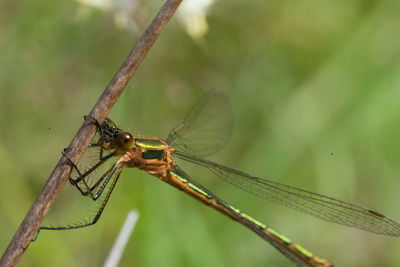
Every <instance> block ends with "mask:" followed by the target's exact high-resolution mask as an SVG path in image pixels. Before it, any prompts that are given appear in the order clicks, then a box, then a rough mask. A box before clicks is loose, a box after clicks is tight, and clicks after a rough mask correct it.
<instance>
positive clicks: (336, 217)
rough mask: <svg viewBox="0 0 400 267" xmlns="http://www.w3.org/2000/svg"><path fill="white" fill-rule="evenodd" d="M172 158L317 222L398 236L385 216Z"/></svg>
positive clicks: (210, 164)
mask: <svg viewBox="0 0 400 267" xmlns="http://www.w3.org/2000/svg"><path fill="white" fill-rule="evenodd" d="M174 155H175V156H176V157H178V158H181V159H183V160H186V161H189V162H192V163H195V164H198V165H202V166H204V167H206V168H208V169H209V170H210V171H211V172H213V173H215V174H216V175H217V176H218V177H219V178H221V179H222V180H224V181H225V182H228V183H230V184H232V185H234V186H236V187H239V188H240V189H242V190H245V191H248V192H250V193H252V194H254V195H257V196H259V197H262V198H264V199H267V200H270V201H272V202H275V203H279V204H282V205H285V206H287V207H290V208H293V209H296V210H299V211H301V212H304V213H307V214H309V215H312V216H315V217H317V218H320V219H323V220H326V221H329V222H334V223H338V224H343V225H347V226H350V227H354V228H359V229H362V230H365V231H369V232H373V233H377V234H384V235H391V236H400V224H399V223H397V222H395V221H394V220H392V219H391V218H389V217H386V216H385V215H383V214H381V213H379V212H376V211H373V210H370V209H368V208H364V207H362V206H358V205H355V204H351V203H348V202H345V201H342V200H338V199H335V198H331V197H328V196H324V195H320V194H316V193H313V192H310V191H307V190H303V189H300V188H296V187H293V186H289V185H284V184H281V183H277V182H274V181H271V180H266V179H262V178H258V177H254V176H251V175H249V174H247V173H244V172H241V171H238V170H235V169H232V168H229V167H225V166H223V165H219V164H217V163H214V162H212V161H208V160H205V159H201V158H198V157H195V156H192V155H188V154H186V153H184V152H180V151H176V152H175V154H174Z"/></svg>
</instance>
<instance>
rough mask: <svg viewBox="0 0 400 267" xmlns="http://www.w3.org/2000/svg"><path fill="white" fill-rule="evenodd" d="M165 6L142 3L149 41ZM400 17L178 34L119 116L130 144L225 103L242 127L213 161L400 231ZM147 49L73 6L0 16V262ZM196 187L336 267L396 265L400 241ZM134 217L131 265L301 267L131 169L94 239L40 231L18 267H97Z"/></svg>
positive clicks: (294, 20) (251, 22)
mask: <svg viewBox="0 0 400 267" xmlns="http://www.w3.org/2000/svg"><path fill="white" fill-rule="evenodd" d="M162 3H163V2H162V1H152V2H151V3H149V2H146V1H143V2H142V3H140V4H139V6H140V12H137V14H138V15H137V17H138V19H137V26H138V28H139V30H140V31H142V30H143V29H144V27H145V26H146V25H147V24H148V23H149V22H150V20H151V18H152V17H153V16H154V14H155V13H156V12H157V10H158V9H159V7H160V6H161V5H162ZM399 14H400V2H399V1H396V0H392V1H390V0H389V1H384V0H383V1H382V0H381V1H373V0H370V1H356V0H346V1H344V0H342V1H332V2H326V1H323V2H321V1H286V0H279V1H275V0H273V1H265V0H253V1H222V0H219V1H217V2H216V3H215V4H214V5H212V6H211V7H210V9H209V12H208V17H207V21H208V23H209V32H208V33H207V34H206V35H204V36H203V37H202V38H200V39H196V40H194V39H192V38H191V37H190V36H189V35H188V34H187V32H186V31H185V28H184V27H183V26H182V24H179V23H178V21H177V20H176V19H173V20H172V21H171V22H170V23H169V25H168V26H167V28H166V29H165V31H164V32H163V33H162V35H161V36H160V38H159V39H158V41H157V42H156V44H155V45H154V47H153V48H152V50H151V51H150V53H149V54H148V56H147V57H146V59H145V61H144V63H143V65H142V66H141V67H140V69H139V70H138V71H137V73H136V75H135V76H134V78H133V80H132V81H131V82H130V83H129V85H128V87H127V88H126V90H125V92H124V93H123V94H122V95H121V97H120V99H119V100H118V102H117V103H116V105H115V107H114V109H113V110H112V112H111V114H110V117H111V118H112V119H113V120H114V121H116V122H117V123H118V124H119V125H120V126H121V128H123V129H127V130H129V131H130V132H132V133H134V134H137V135H140V136H150V137H165V136H167V134H168V131H169V129H170V128H171V127H172V126H174V125H175V124H176V123H177V122H179V121H180V120H181V119H183V117H184V116H185V114H186V113H187V111H189V110H190V107H191V106H192V105H193V104H194V103H195V102H196V100H197V99H198V98H199V97H200V96H201V95H202V92H203V91H204V90H206V89H209V88H220V89H222V90H224V91H225V92H226V94H227V95H228V97H229V99H230V101H231V104H232V111H233V114H234V117H235V128H234V132H233V135H232V138H231V140H230V142H229V143H228V144H227V146H226V147H225V149H223V150H222V151H221V152H220V153H218V154H217V155H215V156H213V157H212V159H213V160H215V161H218V162H221V163H223V164H226V165H229V166H233V167H235V168H238V169H240V170H243V171H246V172H249V173H251V174H254V175H257V176H260V177H265V178H269V179H274V180H277V181H280V182H283V183H287V184H290V185H294V186H298V187H301V188H304V189H308V190H311V191H314V192H318V193H322V194H325V195H329V196H333V197H336V198H339V199H342V200H346V201H350V202H353V203H358V204H361V205H363V206H367V207H370V208H372V209H375V210H378V211H380V212H382V213H384V214H386V215H388V216H390V217H392V218H394V219H396V220H398V221H400V211H399V208H398V207H399V204H400V194H399V190H400V167H399V162H400V104H399V100H400V39H399V37H398V36H399V29H400V16H399ZM137 38H138V36H137V35H135V34H133V33H132V31H130V30H126V29H123V28H119V27H117V26H116V24H115V23H114V15H113V14H112V13H110V12H104V11H103V10H101V9H95V8H92V7H89V6H83V5H82V4H79V3H77V2H74V1H49V0H43V1H24V0H22V1H10V0H2V1H1V2H0V51H1V56H0V125H2V126H1V130H0V168H1V175H0V183H1V185H0V213H1V215H0V217H1V220H0V236H1V238H0V247H1V250H4V249H5V248H6V246H7V244H8V242H9V240H10V239H11V237H12V236H13V234H14V233H15V231H16V229H17V228H18V226H19V224H20V223H21V221H22V219H23V218H24V215H25V214H26V212H27V211H28V209H29V208H30V206H31V204H32V203H33V201H34V200H35V198H36V197H37V195H38V194H39V192H40V190H41V188H42V187H43V185H44V183H45V181H46V179H47V178H48V176H49V175H50V173H51V171H52V170H53V168H54V166H55V164H56V163H57V161H58V159H59V158H60V155H61V154H60V151H61V150H62V149H63V148H64V147H67V146H68V144H69V142H70V140H71V138H72V137H73V136H74V135H75V133H76V131H77V129H78V128H79V126H80V125H81V123H82V120H83V119H82V117H83V115H85V114H88V112H89V111H90V109H91V108H92V106H93V104H94V103H95V101H96V100H97V98H98V96H99V95H100V94H101V92H102V91H103V89H104V88H105V87H106V85H107V83H108V82H109V81H110V79H111V78H112V77H113V75H114V73H115V72H116V70H117V69H118V67H119V65H120V64H121V62H122V61H123V60H124V58H125V57H126V55H127V54H128V53H129V51H130V49H131V48H132V46H133V44H134V43H135V41H136V40H137ZM189 171H190V170H189ZM191 173H192V175H193V177H196V178H197V179H198V180H200V181H201V182H202V183H204V185H205V186H206V187H210V188H212V189H213V190H214V191H215V193H217V194H218V195H220V196H221V197H222V198H223V199H225V200H227V201H229V202H230V203H232V204H233V205H236V206H238V207H239V208H241V209H242V210H244V211H245V212H247V213H248V214H250V215H252V216H254V217H256V218H258V219H259V220H260V221H262V222H265V223H266V224H268V225H269V226H271V227H273V228H274V229H276V230H279V231H280V232H282V233H283V234H285V235H287V236H288V237H290V238H291V239H293V240H295V241H296V242H298V243H300V244H302V245H303V246H304V247H306V248H307V249H309V250H310V251H312V252H313V253H315V254H316V255H319V256H321V257H324V258H326V259H329V260H330V261H332V262H333V263H334V264H335V265H336V266H399V265H400V255H399V253H398V251H399V247H400V239H399V238H394V237H387V236H379V235H375V234H372V233H368V232H363V231H360V230H356V229H352V228H348V227H344V226H340V225H335V224H331V223H328V222H325V221H321V220H319V219H316V218H313V217H310V216H307V215H303V214H301V213H299V212H297V211H293V210H290V209H287V208H285V207H281V206H278V205H275V204H271V203H267V202H266V201H259V199H257V198H256V197H253V196H251V195H249V194H247V193H245V192H240V191H239V190H237V189H236V188H233V187H231V186H229V185H227V184H225V183H223V182H221V181H219V180H217V179H216V178H215V177H213V176H211V175H209V176H208V175H207V177H204V176H205V173H204V172H197V171H196V170H191ZM202 176H203V177H202ZM131 209H136V210H138V211H139V213H140V219H139V221H138V223H137V226H136V228H135V230H134V233H133V235H132V237H131V238H130V241H129V244H128V246H127V248H126V250H125V252H124V255H123V258H122V261H121V266H289V265H290V262H289V261H288V260H287V259H285V257H284V256H282V255H281V254H280V253H278V252H277V251H276V250H275V249H274V248H273V247H272V246H270V245H269V244H267V243H265V242H264V241H263V240H261V239H260V238H259V237H257V236H256V235H255V234H253V233H251V232H250V231H248V230H247V229H245V228H244V227H242V226H241V225H239V224H237V223H235V222H233V221H231V220H230V219H228V218H226V217H224V216H222V215H220V214H218V213H217V212H215V211H214V210H212V209H210V208H208V207H206V206H205V205H203V204H201V203H199V202H197V201H195V200H193V199H191V198H190V197H188V196H186V195H185V194H183V193H181V192H179V191H177V190H175V189H173V188H171V187H169V186H167V185H166V184H164V183H162V182H160V181H158V180H157V179H155V178H154V177H152V176H149V175H147V174H145V173H141V172H140V171H138V170H133V169H129V170H125V171H124V172H123V174H122V176H121V178H120V180H119V182H118V184H117V187H116V189H115V191H114V193H113V195H112V197H111V200H110V202H109V204H108V206H107V207H106V210H105V212H104V214H103V216H102V218H101V220H100V221H99V223H98V224H96V225H95V226H93V227H90V228H87V229H81V230H74V231H64V232H49V231H47V232H45V231H44V232H42V233H41V235H40V237H39V239H38V241H37V242H35V243H32V244H31V245H30V246H29V248H28V249H27V251H26V252H25V254H24V255H23V257H22V260H21V262H20V264H19V266H101V265H102V264H103V263H104V261H105V258H106V256H107V253H108V251H109V250H110V248H111V246H112V244H113V242H114V239H115V237H116V236H117V234H118V232H119V229H120V227H121V225H122V224H123V221H124V219H125V217H126V215H127V213H128V211H129V210H131Z"/></svg>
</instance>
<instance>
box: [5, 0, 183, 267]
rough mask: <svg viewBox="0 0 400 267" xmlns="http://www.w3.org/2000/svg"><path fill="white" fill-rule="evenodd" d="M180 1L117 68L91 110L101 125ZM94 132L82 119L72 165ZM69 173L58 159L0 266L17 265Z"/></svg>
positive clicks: (172, 1) (172, 0)
mask: <svg viewBox="0 0 400 267" xmlns="http://www.w3.org/2000/svg"><path fill="white" fill-rule="evenodd" d="M181 2H182V0H167V1H166V2H165V4H164V5H163V7H162V8H161V10H160V11H159V13H158V14H157V15H156V17H155V18H154V19H153V21H152V22H151V24H150V25H149V27H148V28H147V29H146V31H145V32H144V33H143V35H142V36H141V37H140V39H139V40H138V42H137V43H136V45H135V47H134V48H133V50H132V51H131V53H130V54H129V55H128V57H127V58H126V59H125V61H124V62H123V64H122V65H121V67H120V69H119V70H118V72H117V73H116V75H115V76H114V78H113V79H112V80H111V82H110V83H109V84H108V86H107V88H106V89H105V90H104V92H103V94H102V95H101V96H100V98H99V100H98V101H97V103H96V104H95V106H94V107H93V109H92V111H91V114H93V116H94V117H95V118H97V120H98V121H100V122H102V121H103V120H104V119H105V117H106V116H107V114H108V113H109V111H110V110H111V108H112V106H113V105H114V104H115V102H116V101H117V99H118V97H119V96H120V95H121V93H122V91H123V90H124V88H125V86H126V84H127V83H128V81H129V80H130V78H131V77H132V76H133V74H134V73H135V71H136V69H137V68H138V67H139V65H140V63H142V61H143V59H144V57H145V56H146V54H147V53H148V51H149V50H150V48H151V46H152V45H153V43H154V42H155V41H156V39H157V38H158V36H159V35H160V33H161V31H162V29H163V28H164V26H165V25H166V24H167V22H168V21H169V20H170V18H171V17H172V16H173V14H174V13H175V11H176V9H177V8H178V6H179V4H180V3H181ZM95 132H96V126H95V124H93V123H91V120H86V121H85V122H84V123H83V125H82V126H81V128H80V129H79V131H78V133H77V134H76V135H75V137H74V138H73V139H72V141H71V143H70V145H69V147H68V156H69V157H70V158H71V159H72V160H73V161H75V162H76V161H78V160H79V159H80V157H81V156H82V154H83V152H84V151H85V150H86V147H87V146H88V144H89V142H90V140H91V139H92V138H93V136H94V134H95ZM70 172H71V166H70V164H69V162H68V160H67V159H65V158H64V157H61V159H60V160H59V162H58V163H57V165H56V167H55V169H54V170H53V172H52V174H51V175H50V178H49V179H48V180H47V182H46V185H45V186H44V188H43V189H42V192H41V193H40V195H39V196H38V198H37V199H36V201H35V202H34V203H33V205H32V207H31V208H30V210H29V211H28V213H27V215H26V216H25V219H24V220H23V222H22V223H21V225H20V227H19V228H18V230H17V232H16V233H15V235H14V237H13V238H12V240H11V241H10V243H9V245H8V247H7V249H6V251H5V252H4V254H3V256H2V258H1V260H0V266H1V267H3V266H15V265H16V264H17V263H18V261H19V260H20V258H21V256H22V254H23V253H24V251H25V250H26V248H27V247H28V246H29V244H30V241H31V239H32V237H33V236H34V235H35V234H36V231H37V229H38V228H39V226H40V224H41V223H42V221H43V219H44V217H45V216H46V214H47V212H48V211H49V209H50V207H51V206H52V204H53V202H54V201H55V199H56V197H57V195H58V193H59V192H60V190H61V189H62V187H63V186H64V184H65V183H66V181H67V180H68V177H69V174H70Z"/></svg>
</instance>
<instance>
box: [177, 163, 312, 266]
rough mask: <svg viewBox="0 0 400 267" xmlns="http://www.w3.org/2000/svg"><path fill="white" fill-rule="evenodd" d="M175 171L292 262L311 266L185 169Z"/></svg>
mask: <svg viewBox="0 0 400 267" xmlns="http://www.w3.org/2000/svg"><path fill="white" fill-rule="evenodd" d="M172 172H174V173H177V174H179V176H180V177H182V178H184V179H185V180H186V181H187V182H188V183H190V184H192V185H194V186H195V187H196V188H199V189H200V190H201V191H202V192H205V193H206V195H207V196H208V197H211V198H213V199H214V200H215V201H216V202H217V203H218V204H220V205H222V206H224V207H225V208H226V209H227V210H229V212H230V213H231V214H233V215H234V216H235V215H236V217H238V221H239V222H240V223H242V224H243V225H245V226H246V227H248V228H249V229H250V230H252V231H253V232H255V233H256V234H257V235H259V236H260V237H261V238H263V239H264V240H265V241H267V242H269V243H270V244H271V245H272V246H274V247H275V248H276V249H278V250H279V251H280V252H281V253H282V254H283V255H285V256H286V257H287V258H289V259H290V260H291V261H292V262H294V263H295V264H296V265H297V266H309V265H308V264H307V263H306V262H304V261H303V260H302V259H301V258H299V257H298V256H297V255H296V253H294V252H293V250H291V249H290V248H291V247H290V246H284V245H283V244H284V242H278V241H276V240H275V239H274V238H271V236H269V235H268V234H266V233H265V232H264V231H263V229H261V228H260V227H257V226H256V225H255V224H254V223H252V221H250V220H248V219H247V218H245V217H243V216H242V215H240V214H239V213H238V212H237V209H235V208H233V207H232V206H231V205H230V204H228V203H225V202H224V201H223V200H221V199H220V198H219V197H217V196H216V195H214V194H213V193H212V192H211V191H209V190H208V189H206V188H205V187H204V186H202V185H201V184H199V183H198V182H196V181H195V180H194V179H193V178H192V177H190V176H189V175H188V174H187V173H186V172H185V171H183V170H182V169H181V168H179V167H178V166H176V168H175V169H174V170H173V171H172Z"/></svg>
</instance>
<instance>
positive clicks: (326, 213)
mask: <svg viewBox="0 0 400 267" xmlns="http://www.w3.org/2000/svg"><path fill="white" fill-rule="evenodd" d="M229 114H230V112H229V104H228V102H227V101H226V98H225V96H224V95H223V94H222V93H221V92H219V91H217V90H211V91H209V92H208V93H207V94H206V95H205V96H204V97H203V98H202V100H201V101H200V102H199V103H198V104H197V105H196V106H195V107H194V109H193V110H192V111H191V112H190V113H189V114H188V115H187V117H186V118H185V120H184V121H183V122H182V123H180V124H179V125H178V126H176V127H175V128H173V129H172V131H171V132H170V134H169V136H168V137H167V139H165V141H164V140H162V139H160V138H144V137H136V136H133V135H131V134H130V133H128V132H125V131H123V130H121V129H119V128H118V127H117V126H116V124H114V123H113V122H112V121H111V120H110V119H108V118H107V119H106V120H105V121H104V122H103V123H102V124H101V125H98V126H99V133H100V134H99V136H100V137H99V139H98V140H97V141H96V142H95V143H92V144H90V145H89V149H91V148H93V147H95V148H98V149H99V151H100V152H99V156H98V161H97V162H96V163H95V164H94V165H93V166H92V167H90V168H89V169H87V170H86V171H84V172H81V171H80V170H79V169H78V168H77V167H76V166H75V165H74V166H75V169H76V171H77V173H78V175H77V176H76V177H71V178H70V181H71V183H72V184H73V185H75V186H76V188H77V189H78V190H79V191H80V192H81V194H82V195H84V196H88V197H90V198H91V199H93V200H97V199H99V198H101V205H100V206H99V208H98V211H97V212H96V214H95V216H93V218H91V219H90V220H89V221H88V222H85V223H81V224H76V225H69V226H58V227H47V226H42V227H41V228H40V229H48V230H67V229H76V228H82V227H86V226H89V225H92V224H95V223H96V222H97V221H98V219H99V218H100V216H101V214H102V212H103V210H104V207H105V206H106V204H107V201H108V199H109V197H110V195H111V193H112V191H113V189H114V186H115V184H116V183H117V180H118V178H119V176H120V174H121V172H122V170H123V168H125V167H128V168H138V169H140V170H143V171H145V172H147V173H149V174H151V175H153V176H156V177H158V178H159V179H160V180H162V181H164V182H167V183H168V184H170V185H172V186H174V187H176V188H178V189H180V190H182V191H184V192H185V193H187V194H189V195H190V196H192V197H194V198H196V199H198V200H200V201H202V202H204V203H205V204H207V205H210V206H211V207H213V208H214V209H216V210H218V211H220V212H222V213H223V214H225V215H227V216H229V217H230V218H232V219H233V220H235V221H238V222H239V223H241V224H243V225H244V226H246V227H247V228H249V229H250V230H252V231H253V232H255V233H256V234H257V235H259V236H260V237H261V238H263V239H264V240H266V241H267V242H269V243H270V244H272V245H273V246H274V247H275V248H277V249H278V250H279V251H280V252H281V253H283V254H284V255H285V256H287V257H288V258H289V259H290V260H292V261H293V262H294V263H296V264H297V265H299V266H303V265H304V266H332V264H331V263H330V262H328V261H326V260H325V259H322V258H320V257H317V256H315V255H313V254H312V253H311V252H309V251H308V250H306V249H305V248H303V247H302V246H300V245H298V244H296V243H293V242H292V241H291V240H290V239H288V238H287V237H285V236H283V235H281V234H280V233H278V232H277V231H275V230H273V229H271V228H270V227H268V226H266V225H265V224H263V223H261V222H259V221H257V220H255V219H253V218H252V217H250V216H249V215H247V214H245V213H243V212H241V211H240V210H238V209H237V208H234V207H233V206H231V205H230V204H228V203H227V202H225V201H223V200H222V199H220V198H219V197H217V196H216V195H215V194H214V193H212V192H210V191H209V190H208V189H206V188H205V187H204V186H202V185H201V184H199V183H198V182H196V181H195V180H194V179H193V178H192V177H191V176H189V175H188V174H187V173H186V172H185V171H184V170H182V169H181V168H180V167H179V166H178V165H177V164H176V162H175V160H174V159H182V160H184V161H187V162H190V163H194V164H197V165H200V166H203V167H204V168H206V169H208V170H209V171H211V172H212V173H214V174H215V176H217V177H219V178H221V179H222V180H224V181H225V182H228V183H230V184H232V185H234V186H237V187H239V188H240V189H242V190H245V191H248V192H250V193H252V194H254V195H257V196H259V197H261V198H264V199H267V200H270V201H273V202H276V203H279V204H282V205H285V206H288V207H291V208H294V209H296V210H299V211H302V212H304V213H307V214H310V215H313V216H315V217H318V218H321V219H324V220H326V221H330V222H335V223H338V224H343V225H347V226H350V227H354V228H359V229H362V230H366V231H370V232H374V233H377V234H384V235H391V236H399V235H400V224H398V223H397V222H395V221H394V220H392V219H390V218H389V217H386V216H385V215H383V214H381V213H379V212H376V211H374V210H371V209H368V208H364V207H362V206H359V205H355V204H351V203H348V202H345V201H342V200H338V199H335V198H332V197H328V196H324V195H320V194H317V193H313V192H310V191H307V190H304V189H300V188H297V187H293V186H289V185H285V184H282V183H278V182H275V181H271V180H266V179H262V178H258V177H255V176H252V175H250V174H247V173H244V172H241V171H238V170H236V169H233V168H229V167H226V166H223V165H221V164H218V163H215V162H212V161H209V160H206V159H204V158H202V157H204V156H208V155H211V154H213V153H215V152H217V151H218V150H220V148H221V147H222V146H223V145H224V144H225V143H226V141H227V138H228V137H229V135H230V132H231V130H232V119H231V116H230V115H229ZM94 121H95V122H96V123H97V121H96V120H95V119H94ZM113 157H117V160H116V161H115V162H114V163H113V164H112V166H111V167H110V168H107V170H106V171H105V173H103V174H102V175H99V177H96V178H95V179H94V180H92V181H90V182H89V177H92V176H93V172H94V171H95V170H96V169H98V168H99V167H100V166H102V165H103V164H104V163H105V162H107V161H109V160H110V159H111V158H113Z"/></svg>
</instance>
